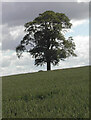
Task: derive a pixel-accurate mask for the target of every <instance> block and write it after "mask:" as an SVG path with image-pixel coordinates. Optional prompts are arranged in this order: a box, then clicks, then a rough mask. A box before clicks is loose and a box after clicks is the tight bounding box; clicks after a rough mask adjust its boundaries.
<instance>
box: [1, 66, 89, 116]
mask: <svg viewBox="0 0 91 120" xmlns="http://www.w3.org/2000/svg"><path fill="white" fill-rule="evenodd" d="M2 95H3V96H2V115H3V118H89V67H82V68H75V69H74V68H73V69H64V70H55V71H48V72H37V73H31V74H23V75H14V76H6V77H3V78H2Z"/></svg>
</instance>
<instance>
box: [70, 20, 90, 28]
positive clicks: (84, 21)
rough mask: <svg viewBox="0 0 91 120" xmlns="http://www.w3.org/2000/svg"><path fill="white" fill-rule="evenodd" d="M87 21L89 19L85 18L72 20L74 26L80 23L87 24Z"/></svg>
mask: <svg viewBox="0 0 91 120" xmlns="http://www.w3.org/2000/svg"><path fill="white" fill-rule="evenodd" d="M86 22H88V23H89V20H87V19H83V20H71V23H72V27H78V26H79V25H82V24H85V23H86Z"/></svg>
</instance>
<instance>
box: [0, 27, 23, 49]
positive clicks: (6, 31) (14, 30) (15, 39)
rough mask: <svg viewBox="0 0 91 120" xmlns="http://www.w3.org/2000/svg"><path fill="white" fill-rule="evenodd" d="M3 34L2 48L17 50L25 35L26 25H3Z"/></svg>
mask: <svg viewBox="0 0 91 120" xmlns="http://www.w3.org/2000/svg"><path fill="white" fill-rule="evenodd" d="M2 36H3V37H2V49H3V50H15V48H16V47H17V45H19V43H20V41H21V40H22V38H23V36H24V26H13V27H8V25H3V27H2Z"/></svg>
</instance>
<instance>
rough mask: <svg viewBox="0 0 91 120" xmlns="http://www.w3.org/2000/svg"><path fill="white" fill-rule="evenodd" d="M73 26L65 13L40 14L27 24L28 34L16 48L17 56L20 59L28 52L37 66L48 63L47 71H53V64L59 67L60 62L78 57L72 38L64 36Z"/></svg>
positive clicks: (49, 12)
mask: <svg viewBox="0 0 91 120" xmlns="http://www.w3.org/2000/svg"><path fill="white" fill-rule="evenodd" d="M71 26H72V24H71V23H70V20H69V18H68V17H67V16H66V15H65V14H63V13H55V12H53V11H46V12H44V13H42V14H39V16H38V17H37V18H35V19H34V20H33V21H31V22H28V23H26V24H25V32H26V34H25V36H24V38H23V40H22V41H21V42H20V44H19V45H18V46H17V47H16V53H17V56H18V57H19V58H20V57H21V55H22V53H23V52H28V53H30V54H31V55H32V56H33V57H34V58H35V65H37V66H38V65H43V64H45V63H47V70H51V63H52V64H53V65H57V64H58V63H59V61H60V60H65V59H66V58H67V57H69V56H76V54H75V53H74V50H75V43H74V42H73V39H72V37H69V38H68V39H66V38H65V37H64V34H63V31H65V30H66V31H67V29H70V28H71Z"/></svg>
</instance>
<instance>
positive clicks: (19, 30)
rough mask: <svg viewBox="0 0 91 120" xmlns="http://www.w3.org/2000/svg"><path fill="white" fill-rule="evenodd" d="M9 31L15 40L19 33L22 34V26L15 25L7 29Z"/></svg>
mask: <svg viewBox="0 0 91 120" xmlns="http://www.w3.org/2000/svg"><path fill="white" fill-rule="evenodd" d="M9 33H10V35H11V36H12V38H13V40H16V39H17V38H18V37H19V36H20V35H23V34H24V27H23V26H15V27H11V28H10V29H9Z"/></svg>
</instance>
